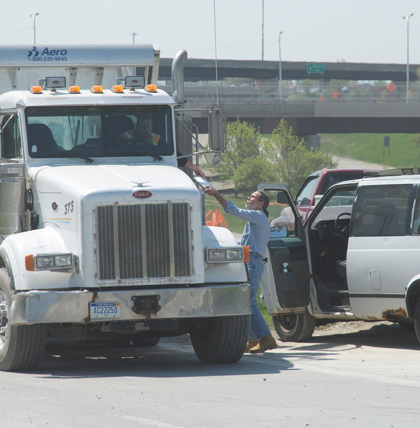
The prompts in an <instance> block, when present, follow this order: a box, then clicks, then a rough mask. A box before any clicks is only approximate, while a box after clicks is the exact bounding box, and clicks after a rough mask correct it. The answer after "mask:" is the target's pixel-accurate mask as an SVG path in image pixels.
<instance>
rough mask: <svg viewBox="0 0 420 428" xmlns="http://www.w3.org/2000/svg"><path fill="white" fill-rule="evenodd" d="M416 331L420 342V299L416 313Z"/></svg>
mask: <svg viewBox="0 0 420 428" xmlns="http://www.w3.org/2000/svg"><path fill="white" fill-rule="evenodd" d="M414 330H415V332H416V336H417V340H418V341H419V342H420V298H419V299H418V300H417V304H416V310H415V312H414Z"/></svg>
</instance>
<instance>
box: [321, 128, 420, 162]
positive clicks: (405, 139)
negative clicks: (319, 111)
mask: <svg viewBox="0 0 420 428" xmlns="http://www.w3.org/2000/svg"><path fill="white" fill-rule="evenodd" d="M384 136H389V137H390V150H389V149H388V148H387V147H385V151H384V150H383V147H382V142H383V137H384ZM416 136H418V135H417V134H415V136H414V137H416ZM320 149H321V150H322V151H324V152H329V153H331V154H333V155H336V156H345V157H350V158H353V159H357V160H360V161H364V162H371V163H377V164H380V165H384V166H393V167H396V168H398V167H400V168H409V167H418V166H420V141H415V138H413V135H412V134H322V135H321V147H320Z"/></svg>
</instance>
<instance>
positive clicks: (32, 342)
mask: <svg viewBox="0 0 420 428" xmlns="http://www.w3.org/2000/svg"><path fill="white" fill-rule="evenodd" d="M10 284H11V280H10V276H9V274H8V273H7V271H6V269H4V268H1V269H0V370H3V371H23V370H32V369H35V368H36V367H38V365H39V363H40V362H41V359H42V356H43V355H44V351H45V345H46V341H47V326H46V325H45V324H34V325H10V323H9V313H10V305H11V301H12V293H11V291H10Z"/></svg>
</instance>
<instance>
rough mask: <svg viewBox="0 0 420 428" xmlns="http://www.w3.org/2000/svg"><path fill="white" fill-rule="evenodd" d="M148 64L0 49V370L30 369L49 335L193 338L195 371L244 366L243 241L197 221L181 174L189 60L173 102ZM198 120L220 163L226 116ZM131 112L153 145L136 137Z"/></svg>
mask: <svg viewBox="0 0 420 428" xmlns="http://www.w3.org/2000/svg"><path fill="white" fill-rule="evenodd" d="M159 57H160V52H159V49H158V48H156V47H155V46H153V45H149V44H144V45H112V46H94V45H69V46H56V45H42V46H40V45H37V46H6V47H1V48H0V93H1V95H0V150H1V154H0V157H1V159H0V370H3V371H22V370H33V369H34V368H36V367H37V366H38V365H39V364H40V362H41V360H42V357H43V354H44V352H45V347H46V343H47V340H48V338H54V339H58V340H77V341H80V340H101V341H103V342H104V344H105V346H107V345H108V346H115V345H118V344H120V345H123V344H125V345H127V344H129V343H133V344H134V345H138V346H142V345H155V344H157V343H158V341H159V339H160V338H161V337H171V336H178V335H183V334H189V335H190V338H191V343H192V345H193V348H194V351H195V353H196V355H197V357H198V358H199V359H200V360H201V361H203V362H206V363H232V362H236V361H238V360H239V359H240V358H241V357H242V355H243V352H244V350H245V346H246V342H247V336H248V331H249V323H250V313H251V311H250V290H249V284H248V278H247V272H246V266H245V264H244V262H245V261H246V260H247V257H248V248H247V247H242V246H239V245H238V244H237V241H236V239H235V238H234V236H233V235H232V233H231V232H230V231H228V230H227V229H224V228H216V227H209V226H206V225H205V222H204V193H203V191H202V190H200V188H199V186H198V185H197V183H195V182H194V180H193V178H192V177H190V176H188V175H187V174H186V173H185V172H183V171H182V170H181V169H180V168H178V159H179V158H182V157H183V156H184V155H187V156H191V155H193V154H194V155H195V154H196V153H197V152H195V153H192V152H191V151H190V150H192V141H193V140H194V139H196V137H194V136H191V133H190V130H191V129H193V128H194V127H193V126H192V124H191V116H188V113H189V112H188V111H187V110H186V109H185V108H184V99H183V67H184V64H185V61H186V59H187V54H186V52H185V51H180V53H179V54H178V55H177V56H176V58H175V59H174V61H173V66H172V84H173V93H172V95H171V96H170V95H168V93H166V92H163V91H161V90H159V89H158V88H157V84H158V70H159ZM200 114H201V115H203V116H204V115H207V116H208V118H209V119H208V120H209V122H208V123H209V125H208V126H209V148H208V149H205V150H202V152H206V153H207V155H208V157H209V158H211V157H212V156H213V158H214V159H217V158H220V153H221V152H222V151H223V149H224V145H225V141H224V132H223V126H224V118H223V112H221V111H220V110H218V109H217V108H209V109H208V110H205V111H201V112H200ZM142 118H147V119H148V121H149V127H150V126H152V127H153V129H152V135H153V139H152V140H153V142H152V144H145V143H144V142H141V141H140V140H139V139H138V135H139V132H140V131H139V125H138V123H137V122H138V121H140V120H141V119H142ZM136 131H137V132H136ZM149 131H150V130H149ZM127 132H128V134H127ZM130 132H131V136H132V138H127V135H129V133H130ZM123 134H124V135H125V138H121V136H122V135H123ZM185 141H187V143H188V141H189V143H188V144H187V145H185ZM182 145H184V147H182ZM188 145H189V147H188ZM194 157H195V156H194Z"/></svg>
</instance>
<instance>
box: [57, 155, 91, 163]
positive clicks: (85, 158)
mask: <svg viewBox="0 0 420 428" xmlns="http://www.w3.org/2000/svg"><path fill="white" fill-rule="evenodd" d="M63 155H64V156H65V157H66V158H79V159H83V160H84V161H85V162H86V163H92V162H93V159H92V158H89V157H87V156H85V155H82V154H80V153H69V152H66V153H63Z"/></svg>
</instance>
